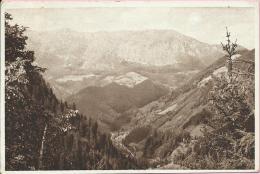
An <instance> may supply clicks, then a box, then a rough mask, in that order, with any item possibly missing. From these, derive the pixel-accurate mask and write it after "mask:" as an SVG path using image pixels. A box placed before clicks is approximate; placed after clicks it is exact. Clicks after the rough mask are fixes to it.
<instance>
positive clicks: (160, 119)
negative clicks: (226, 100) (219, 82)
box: [123, 50, 254, 159]
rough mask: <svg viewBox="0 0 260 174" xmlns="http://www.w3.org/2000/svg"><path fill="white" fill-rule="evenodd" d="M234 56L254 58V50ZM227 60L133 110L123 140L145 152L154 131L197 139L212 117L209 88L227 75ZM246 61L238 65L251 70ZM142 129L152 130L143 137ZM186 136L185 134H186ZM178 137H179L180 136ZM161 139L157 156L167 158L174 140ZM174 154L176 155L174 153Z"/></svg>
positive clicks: (222, 59) (157, 147)
mask: <svg viewBox="0 0 260 174" xmlns="http://www.w3.org/2000/svg"><path fill="white" fill-rule="evenodd" d="M233 58H234V60H235V59H240V60H243V61H247V60H250V61H254V50H252V51H241V52H239V54H238V55H236V57H233ZM225 60H226V58H225V57H222V58H220V59H219V60H217V61H216V62H215V63H213V64H212V65H211V66H209V67H208V68H206V69H204V70H203V71H201V72H200V73H198V74H196V75H195V76H194V77H193V79H192V80H190V81H189V82H188V83H187V84H185V85H184V86H182V87H180V88H179V89H177V90H174V91H173V92H172V93H171V95H168V96H165V97H163V98H161V99H159V100H157V101H154V102H152V103H150V104H148V105H145V106H144V107H142V108H140V109H138V111H135V112H133V114H132V116H131V118H132V119H131V121H129V122H130V125H128V126H126V127H124V129H125V130H124V132H126V135H124V136H125V137H126V138H125V140H126V141H124V140H123V142H124V143H125V144H126V145H127V146H129V148H134V149H135V151H136V153H138V152H139V153H140V152H142V153H144V149H145V148H147V147H145V142H147V141H148V139H149V137H150V136H152V137H154V130H156V131H157V132H160V133H161V134H162V136H161V137H164V134H168V133H170V134H172V135H171V136H173V134H177V135H178V134H180V132H182V133H185V132H187V135H189V136H191V137H193V138H195V137H200V136H201V135H202V132H201V128H202V127H203V126H205V125H206V124H207V123H206V120H207V118H209V117H211V112H210V111H209V107H208V104H209V100H208V97H209V91H210V90H211V89H212V87H213V83H212V82H213V81H214V78H215V77H219V76H220V75H221V74H223V75H225V74H226V72H227V69H226V67H225ZM243 61H242V62H238V63H237V62H235V63H234V68H236V69H240V70H241V72H242V71H243V70H247V68H248V65H247V64H246V63H243ZM251 99H252V98H251ZM251 99H250V100H251ZM248 100H249V99H248ZM140 128H145V129H148V131H146V134H145V135H144V136H142V138H140V134H139V133H137V131H136V129H140ZM178 132H179V133H178ZM174 136H175V135H174ZM182 136H184V137H185V136H186V135H185V134H184V135H182ZM130 137H131V138H130ZM137 139H138V140H137ZM174 139H176V136H175V138H174ZM161 141H162V140H160V139H158V142H157V143H158V144H157V145H156V143H155V144H154V145H153V146H154V149H153V158H156V157H159V158H163V157H164V155H165V154H167V153H170V152H165V153H164V150H166V149H167V148H168V150H169V149H173V147H174V146H172V147H167V148H166V145H167V144H168V143H169V141H170V140H168V142H167V141H166V142H165V143H166V144H160V142H161ZM173 144H175V143H173ZM175 148H176V147H175ZM182 149H183V148H182ZM166 151H167V150H166ZM162 152H163V153H162ZM162 154H164V155H162ZM168 155H169V154H168ZM172 155H173V156H174V154H172ZM141 156H142V155H141ZM169 159H171V157H169Z"/></svg>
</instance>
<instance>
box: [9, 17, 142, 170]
mask: <svg viewBox="0 0 260 174" xmlns="http://www.w3.org/2000/svg"><path fill="white" fill-rule="evenodd" d="M5 19H6V21H5V67H6V69H5V152H6V170H39V169H40V170H42V169H49V170H51V169H135V168H140V165H138V162H137V161H135V160H134V159H128V158H127V157H125V156H124V155H122V154H121V153H120V152H119V151H118V150H117V149H116V148H115V147H114V146H113V144H112V142H111V140H110V137H109V135H106V134H102V133H100V131H99V128H98V123H97V122H94V121H92V120H91V119H88V118H87V117H85V116H83V115H82V114H80V113H79V111H78V110H76V106H75V104H70V102H69V101H68V102H65V101H59V100H58V99H57V98H56V96H55V95H54V94H53V91H52V88H51V87H50V86H49V85H48V83H46V82H45V80H44V78H43V76H42V73H44V71H45V70H46V69H44V68H41V67H39V66H37V65H35V63H34V60H35V56H34V52H33V51H31V50H27V49H26V40H27V39H28V38H27V37H26V36H24V32H25V30H26V28H25V27H23V26H19V25H17V24H15V25H12V24H11V21H12V17H11V15H10V14H8V13H6V14H5ZM142 167H145V165H142Z"/></svg>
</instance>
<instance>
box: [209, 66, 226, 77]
mask: <svg viewBox="0 0 260 174" xmlns="http://www.w3.org/2000/svg"><path fill="white" fill-rule="evenodd" d="M227 71H228V70H227V67H225V66H223V67H220V68H219V69H216V70H215V71H214V72H213V75H214V76H215V77H220V76H221V75H223V74H226V73H227Z"/></svg>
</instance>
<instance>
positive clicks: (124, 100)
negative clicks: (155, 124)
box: [68, 72, 168, 129]
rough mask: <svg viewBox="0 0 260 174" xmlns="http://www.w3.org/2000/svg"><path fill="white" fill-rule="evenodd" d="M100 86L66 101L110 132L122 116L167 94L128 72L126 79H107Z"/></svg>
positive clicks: (119, 77)
mask: <svg viewBox="0 0 260 174" xmlns="http://www.w3.org/2000/svg"><path fill="white" fill-rule="evenodd" d="M133 75H134V76H133ZM132 78H136V79H135V80H133V79H132ZM103 85H104V86H102V87H95V86H90V87H87V88H85V89H83V90H81V91H80V92H78V93H77V94H75V95H72V96H70V97H69V98H68V100H69V101H72V102H75V103H76V105H77V106H78V109H79V110H80V111H81V112H82V113H84V114H85V115H87V116H89V117H92V118H94V119H96V120H99V121H101V123H103V124H105V125H106V126H105V127H106V128H107V127H108V128H109V127H110V129H111V128H112V127H111V126H112V125H111V124H112V123H113V122H114V120H116V119H117V118H118V117H120V116H122V113H124V112H126V111H127V110H129V109H133V108H139V107H142V106H144V105H146V104H147V103H150V102H151V101H153V100H156V99H158V98H159V97H161V96H163V95H165V94H166V93H167V92H168V90H167V89H166V88H165V87H163V86H161V85H158V84H154V83H153V82H152V81H150V80H149V79H147V78H146V77H144V76H141V75H138V74H136V73H131V72H130V73H127V74H126V75H125V76H122V75H121V76H116V77H115V76H110V77H107V78H105V79H104V80H103Z"/></svg>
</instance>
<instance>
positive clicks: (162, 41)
mask: <svg viewBox="0 0 260 174" xmlns="http://www.w3.org/2000/svg"><path fill="white" fill-rule="evenodd" d="M35 34H36V33H34V32H30V31H29V35H32V36H33V37H32V38H37V36H35ZM38 34H39V33H38ZM80 34H81V35H83V36H84V37H81V38H80V39H79V35H80ZM129 34H131V37H130V38H128V39H127V41H126V40H125V39H124V37H125V36H126V35H129ZM159 34H160V36H161V37H158V35H159ZM44 35H46V36H45V37H47V39H53V38H52V37H55V39H57V40H60V41H61V42H60V43H61V44H62V45H59V47H58V46H57V48H59V49H61V48H62V47H64V49H65V48H67V47H68V44H69V43H66V42H65V41H63V37H64V38H65V37H66V38H67V37H69V38H71V40H72V41H73V40H74V39H78V42H81V43H82V44H81V47H80V48H73V47H70V50H68V52H67V53H62V52H59V51H58V49H57V48H56V47H55V45H54V48H52V49H50V48H48V45H46V38H45V39H44V40H38V41H36V40H33V39H32V40H29V47H32V48H33V49H35V50H38V51H36V55H38V56H39V57H40V58H41V59H38V60H37V63H39V64H41V65H42V66H45V67H47V68H48V69H50V71H47V72H48V73H46V74H45V78H46V79H47V81H48V82H49V83H50V85H51V86H52V87H53V91H54V93H55V94H56V95H57V96H58V97H59V98H60V99H61V100H65V101H70V102H71V103H74V104H75V105H76V106H77V109H78V110H79V111H80V112H81V113H83V114H84V115H86V116H87V117H89V118H92V119H93V120H95V121H97V122H98V125H99V128H100V132H102V133H105V134H107V135H109V136H110V139H111V142H112V143H113V145H114V146H115V147H116V148H117V149H118V150H119V151H120V152H121V153H122V154H123V155H124V156H125V157H126V158H130V159H132V160H137V161H145V162H146V163H147V165H148V166H150V168H153V169H156V168H163V169H167V168H171V169H178V168H180V169H187V168H189V167H188V166H185V165H183V164H181V163H180V162H179V158H181V156H183V155H186V154H187V153H188V152H190V151H191V150H192V148H194V146H195V144H196V143H197V141H198V140H197V139H200V138H201V137H203V136H204V130H205V129H207V130H211V129H212V128H211V126H209V125H208V120H209V119H210V118H211V117H212V112H211V110H210V105H209V101H208V97H209V94H210V92H211V91H212V89H213V86H214V81H215V79H216V78H221V77H223V76H224V77H226V78H228V77H227V71H228V70H227V68H226V63H225V59H226V58H225V57H223V55H224V54H223V51H222V50H221V49H220V48H221V47H219V46H217V45H209V44H206V43H202V42H199V41H197V40H195V39H192V38H190V37H188V36H184V35H181V34H180V33H177V32H175V31H165V32H164V33H162V31H148V32H147V33H142V32H131V33H128V32H121V33H117V34H115V33H107V32H104V33H85V34H83V33H74V32H72V31H70V30H64V31H62V32H61V33H60V36H54V35H53V34H52V33H44ZM141 35H142V36H141ZM112 36H114V37H113V39H112ZM93 38H95V40H93ZM101 38H103V39H104V38H105V39H104V40H105V42H101V40H100V39H101ZM112 40H113V45H111V43H112ZM123 42H124V43H123ZM133 43H136V44H137V43H138V44H140V43H142V46H137V45H133ZM117 44H118V45H120V47H119V48H117V47H116V45H117ZM35 45H36V46H35ZM96 45H99V47H100V48H102V49H100V48H97V47H94V46H96ZM123 47H125V48H123ZM146 47H147V48H149V49H146ZM42 48H44V49H47V50H48V54H53V56H55V57H57V56H58V57H63V58H62V61H61V62H62V63H61V64H59V65H55V66H56V69H55V72H52V69H53V68H52V66H53V65H54V64H55V63H54V64H53V63H52V64H50V63H49V62H48V61H47V60H46V59H45V56H46V54H45V53H44V52H43V51H42V50H43V49H42ZM139 48H142V49H143V50H142V51H141V52H142V53H141V52H140V50H139ZM121 49H124V50H125V52H124V54H121V51H122V50H121ZM161 49H162V50H164V51H160V50H161ZM94 50H95V51H94ZM208 50H210V51H208ZM150 51H151V52H150ZM93 52H95V53H96V54H95V55H91V54H93ZM158 53H160V54H158ZM162 53H163V54H162ZM61 54H66V56H67V58H65V59H64V56H65V55H61ZM140 55H142V57H138V56H140ZM71 56H74V58H72V57H71ZM91 56H94V57H91ZM58 57H57V58H58ZM253 57H254V53H253V51H248V50H247V49H245V48H243V47H242V46H239V54H237V55H235V56H233V57H232V60H233V61H235V60H237V59H244V60H246V59H249V60H250V61H251V60H253ZM72 60H73V61H72ZM235 65H236V64H235ZM57 68H58V69H57ZM59 68H60V70H59ZM57 72H59V73H57ZM176 160H177V161H176Z"/></svg>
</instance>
